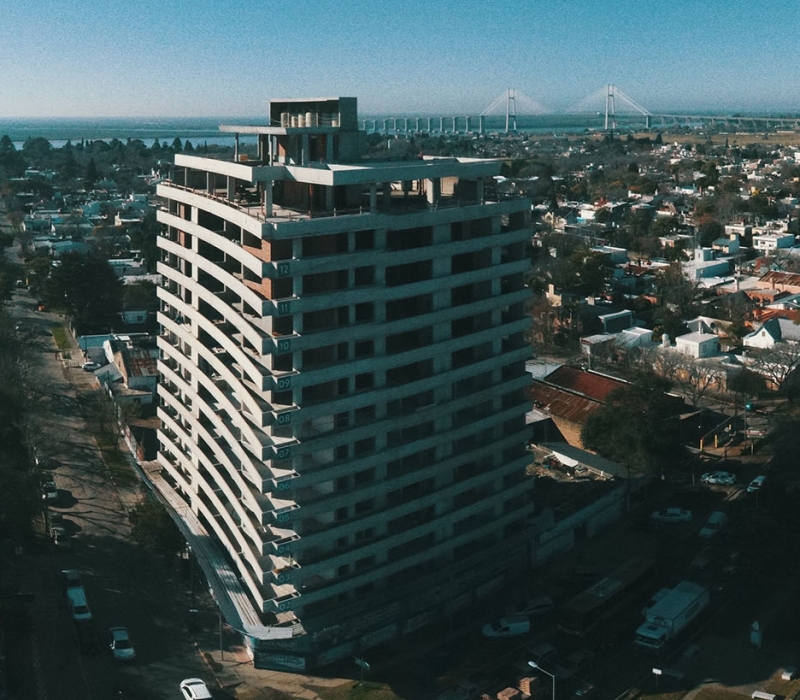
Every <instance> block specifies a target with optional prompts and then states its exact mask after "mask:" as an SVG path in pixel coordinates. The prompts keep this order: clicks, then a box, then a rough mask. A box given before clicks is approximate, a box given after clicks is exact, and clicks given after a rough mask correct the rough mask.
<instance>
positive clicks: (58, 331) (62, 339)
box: [53, 326, 72, 357]
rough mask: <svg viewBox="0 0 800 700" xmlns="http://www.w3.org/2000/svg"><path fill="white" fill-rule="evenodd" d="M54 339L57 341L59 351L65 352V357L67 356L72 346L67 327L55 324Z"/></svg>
mask: <svg viewBox="0 0 800 700" xmlns="http://www.w3.org/2000/svg"><path fill="white" fill-rule="evenodd" d="M53 339H54V340H55V341H56V346H57V347H58V349H59V351H61V353H62V354H64V357H67V355H66V353H68V352H69V351H70V349H71V347H72V346H71V345H70V344H69V338H68V336H67V329H66V328H64V326H55V327H54V328H53Z"/></svg>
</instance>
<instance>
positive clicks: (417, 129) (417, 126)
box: [415, 117, 419, 133]
mask: <svg viewBox="0 0 800 700" xmlns="http://www.w3.org/2000/svg"><path fill="white" fill-rule="evenodd" d="M415 131H416V132H417V133H419V117H417V124H416V129H415Z"/></svg>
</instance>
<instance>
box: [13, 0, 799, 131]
mask: <svg viewBox="0 0 800 700" xmlns="http://www.w3.org/2000/svg"><path fill="white" fill-rule="evenodd" d="M0 9H2V12H1V13H0V16H1V17H2V24H3V32H2V41H0V117H26V116H43V117H51V116H257V115H260V114H263V113H265V111H266V109H267V104H268V102H269V100H270V98H279V97H280V98H283V97H316V96H337V95H352V96H355V97H357V98H358V100H359V111H360V113H361V114H367V113H389V114H391V113H396V114H399V113H404V112H405V113H415V112H419V113H424V114H429V113H431V114H440V113H441V114H458V115H466V114H479V113H480V112H481V111H483V110H484V109H485V108H486V107H488V106H489V105H490V104H491V103H492V102H494V101H495V99H496V98H497V97H498V96H499V95H501V93H503V91H504V90H506V88H514V89H516V90H518V91H519V92H521V93H523V94H524V95H527V96H529V97H531V98H532V99H534V100H536V101H537V102H539V103H541V104H542V105H544V106H546V107H547V108H549V109H550V110H553V111H558V110H563V109H565V108H567V107H569V106H570V105H573V104H575V103H577V102H580V101H581V100H583V99H584V98H586V97H587V96H589V95H591V94H592V93H595V92H597V91H598V90H601V91H602V90H603V86H605V85H606V84H608V83H613V84H615V85H617V86H618V87H619V89H621V90H622V91H623V92H624V93H625V94H627V95H630V96H631V97H633V98H634V99H635V100H636V101H637V102H639V103H640V104H642V105H643V106H645V107H646V108H647V109H649V110H650V111H653V112H658V111H676V110H690V109H691V110H705V109H708V110H728V111H735V110H750V111H770V110H795V111H800V75H798V73H799V72H800V41H799V40H798V28H800V2H798V1H797V0H747V1H745V0H655V1H649V0H517V1H516V2H511V1H508V0H495V1H491V0H461V1H460V2H456V1H451V0H402V1H400V2H388V1H385V0H372V2H356V1H355V0H281V1H279V0H213V1H212V0H163V1H159V2H156V1H154V0H128V1H127V2H123V1H121V0H21V1H20V0H0ZM601 101H602V98H600V97H599V98H598V100H597V105H598V106H597V109H600V106H599V105H600V103H601ZM520 102H521V100H520ZM518 111H520V112H521V111H523V110H521V109H520V105H519V103H518ZM620 111H621V110H620Z"/></svg>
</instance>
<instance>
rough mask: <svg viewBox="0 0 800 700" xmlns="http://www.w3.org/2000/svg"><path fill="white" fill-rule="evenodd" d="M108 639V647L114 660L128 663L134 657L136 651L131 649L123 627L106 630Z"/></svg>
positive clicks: (128, 637) (126, 632) (131, 646)
mask: <svg viewBox="0 0 800 700" xmlns="http://www.w3.org/2000/svg"><path fill="white" fill-rule="evenodd" d="M108 636H109V639H110V643H109V645H108V646H109V647H110V648H111V651H112V653H113V654H114V658H115V659H119V660H120V661H130V660H131V659H133V658H134V657H135V656H136V650H135V649H134V648H133V642H132V641H131V638H130V635H129V634H128V630H126V629H125V628H124V627H112V628H111V629H110V630H108Z"/></svg>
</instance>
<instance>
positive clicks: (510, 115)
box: [361, 84, 800, 135]
mask: <svg viewBox="0 0 800 700" xmlns="http://www.w3.org/2000/svg"><path fill="white" fill-rule="evenodd" d="M557 114H561V115H565V116H575V115H596V116H598V117H600V116H603V129H604V130H605V131H615V130H616V129H617V128H618V124H619V123H622V122H624V124H625V125H626V127H627V128H632V127H634V126H638V127H640V128H644V129H648V130H649V129H653V128H661V129H664V128H667V127H669V126H679V125H683V126H700V125H707V124H711V125H714V126H724V127H726V128H739V129H741V128H744V129H747V130H752V131H763V130H769V129H775V128H781V127H783V128H788V129H800V115H798V116H795V117H791V116H781V117H775V116H758V115H740V114H733V115H721V114H714V115H703V114H678V113H658V114H656V113H653V112H650V111H649V110H648V109H647V108H646V107H644V106H642V105H641V104H640V103H639V102H637V101H636V100H635V99H634V98H632V97H631V96H630V95H628V94H626V93H625V92H623V91H622V90H621V89H620V88H619V87H617V86H616V85H611V84H609V85H605V86H603V87H602V88H600V89H598V90H595V91H594V92H593V93H592V94H590V95H587V96H586V97H584V98H583V99H582V100H579V101H578V102H575V103H574V104H572V105H570V107H568V108H567V109H565V110H561V111H558V112H555V111H551V110H549V109H547V107H545V106H544V105H542V104H541V103H540V102H538V101H537V100H535V99H533V98H532V97H529V96H528V95H525V94H524V93H522V92H520V91H519V90H514V89H511V88H509V89H508V90H505V91H504V92H503V93H502V94H501V95H499V96H498V97H497V98H496V99H495V100H494V101H493V102H491V103H490V104H489V105H488V106H487V107H486V108H485V109H484V110H482V111H481V112H480V113H479V114H477V115H463V116H461V115H459V116H455V115H448V116H414V117H382V118H374V119H363V120H361V121H362V128H363V129H364V130H365V131H367V132H369V133H383V134H387V135H399V134H406V135H411V134H414V133H429V134H435V133H439V134H447V133H450V134H485V133H488V132H489V131H491V132H498V131H504V132H505V133H510V132H515V131H517V120H518V118H522V117H535V116H546V115H557ZM503 117H505V119H504V123H498V122H499V120H502V118H503ZM487 125H489V126H488V128H487ZM598 128H599V127H598Z"/></svg>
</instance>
